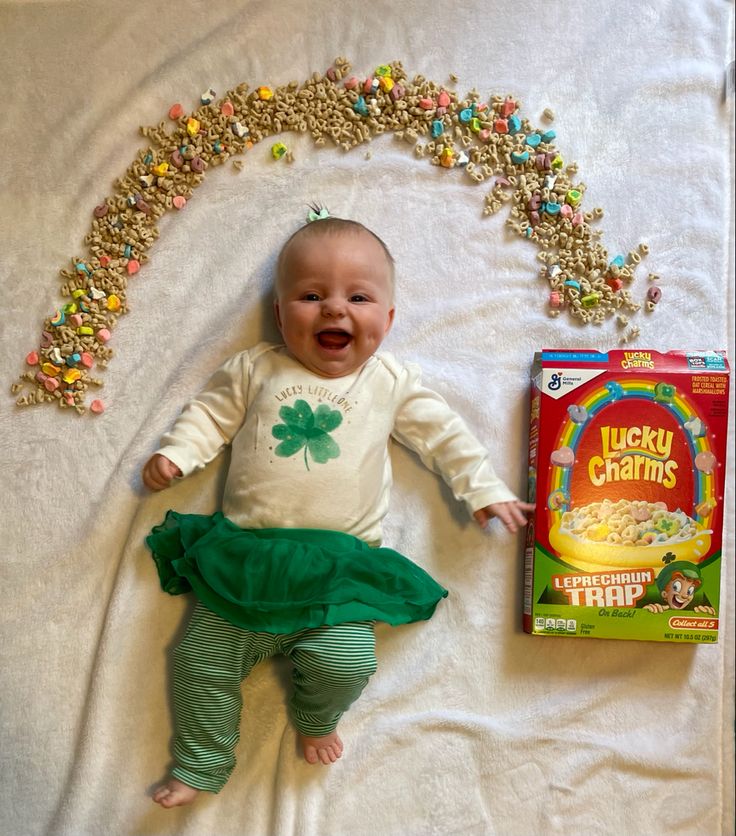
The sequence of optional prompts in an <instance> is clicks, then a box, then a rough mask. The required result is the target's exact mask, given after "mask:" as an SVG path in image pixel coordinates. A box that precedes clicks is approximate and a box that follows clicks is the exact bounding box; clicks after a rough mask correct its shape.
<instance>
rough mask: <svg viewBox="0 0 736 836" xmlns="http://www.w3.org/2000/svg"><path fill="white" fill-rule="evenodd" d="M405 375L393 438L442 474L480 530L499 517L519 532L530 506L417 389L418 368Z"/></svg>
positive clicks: (451, 415)
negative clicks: (520, 498) (492, 519)
mask: <svg viewBox="0 0 736 836" xmlns="http://www.w3.org/2000/svg"><path fill="white" fill-rule="evenodd" d="M406 373H407V374H406V377H405V379H404V381H403V383H404V387H403V402H402V404H401V406H400V407H399V410H398V412H397V415H396V422H395V426H394V433H393V435H394V437H395V438H396V439H397V440H398V441H400V442H401V443H402V444H405V445H406V446H408V447H410V448H412V449H413V450H415V451H416V452H417V453H418V454H419V456H420V458H421V459H422V461H423V462H424V464H425V465H426V466H427V467H429V468H430V469H431V470H434V471H435V472H436V473H439V474H441V475H442V477H443V478H444V479H445V481H446V482H447V484H448V485H449V486H450V488H451V489H452V492H453V493H454V494H455V497H456V498H457V499H459V500H461V501H464V502H465V504H466V506H467V507H468V510H469V511H470V512H471V514H472V515H473V517H474V518H475V520H476V521H477V522H478V524H479V525H480V526H481V527H483V528H485V526H486V524H487V523H488V521H489V520H490V519H491V518H492V517H498V518H499V519H500V520H501V521H502V523H503V524H504V525H505V526H506V528H507V529H508V530H509V531H511V532H516V531H518V529H519V527H521V526H524V525H526V523H527V518H526V515H527V513H529V512H530V511H532V510H534V506H533V505H531V504H529V503H528V502H522V501H521V500H519V499H518V498H517V497H516V496H515V495H514V493H513V492H512V491H511V490H509V488H508V487H507V486H506V485H505V484H504V483H503V481H502V480H501V479H499V478H498V476H497V475H496V473H495V471H494V469H493V466H492V464H491V462H490V458H489V455H488V451H487V450H486V449H485V448H484V447H483V446H482V445H481V444H480V442H479V441H478V440H477V439H476V438H475V436H474V435H473V434H472V433H471V432H470V430H469V429H468V427H467V425H466V424H465V422H464V421H463V420H462V419H461V418H460V416H459V415H458V414H457V413H456V412H455V411H454V410H452V409H451V408H450V407H449V406H448V404H447V403H446V401H445V400H444V398H442V397H441V396H440V395H438V394H437V393H436V392H433V391H432V390H431V389H427V388H426V387H424V386H422V384H421V381H420V373H419V370H418V369H417V368H416V367H414V366H413V365H408V366H407V367H406Z"/></svg>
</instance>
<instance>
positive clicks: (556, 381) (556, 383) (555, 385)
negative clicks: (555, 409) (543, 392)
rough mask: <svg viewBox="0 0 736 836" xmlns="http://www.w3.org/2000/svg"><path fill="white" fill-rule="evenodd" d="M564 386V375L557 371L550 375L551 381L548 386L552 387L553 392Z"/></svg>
mask: <svg viewBox="0 0 736 836" xmlns="http://www.w3.org/2000/svg"><path fill="white" fill-rule="evenodd" d="M560 386H562V375H561V374H557V373H556V372H555V373H554V374H553V375H552V376H551V377H550V379H549V383H548V384H547V388H548V389H551V390H552V391H553V392H554V391H556V390H557V389H559V388H560Z"/></svg>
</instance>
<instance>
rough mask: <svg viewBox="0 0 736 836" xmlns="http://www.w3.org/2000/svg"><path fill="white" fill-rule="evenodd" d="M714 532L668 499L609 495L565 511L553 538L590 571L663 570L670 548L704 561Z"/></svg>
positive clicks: (557, 547) (567, 555)
mask: <svg viewBox="0 0 736 836" xmlns="http://www.w3.org/2000/svg"><path fill="white" fill-rule="evenodd" d="M711 533H712V532H711V531H710V530H709V529H706V528H703V526H701V525H700V524H699V523H698V522H697V521H696V520H694V519H693V518H692V517H689V516H688V515H687V514H686V513H685V512H684V511H682V510H680V509H679V508H678V509H676V510H674V511H670V510H669V509H668V508H667V505H666V503H664V502H647V501H646V500H627V499H620V500H618V501H617V502H612V501H611V500H609V499H604V500H603V501H602V502H591V503H590V504H588V505H581V506H580V507H579V508H572V509H570V510H569V511H565V512H564V513H562V514H561V515H560V516H559V519H558V520H557V522H555V524H554V525H553V526H552V528H551V529H550V532H549V542H550V545H551V546H552V547H553V548H554V549H555V551H556V552H557V553H558V554H559V556H560V557H561V558H562V560H564V561H565V562H566V563H569V564H570V565H571V566H574V567H575V568H576V569H580V570H582V571H584V572H598V571H601V570H606V569H611V568H617V569H630V568H643V567H651V568H652V569H655V570H660V569H661V568H662V557H663V555H664V554H665V553H670V554H671V555H673V557H674V559H676V560H689V561H691V562H693V563H699V562H700V561H701V560H702V559H703V558H704V557H705V556H706V555H707V554H708V549H709V547H710V535H711Z"/></svg>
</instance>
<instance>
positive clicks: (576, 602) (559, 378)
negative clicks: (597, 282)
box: [524, 349, 729, 642]
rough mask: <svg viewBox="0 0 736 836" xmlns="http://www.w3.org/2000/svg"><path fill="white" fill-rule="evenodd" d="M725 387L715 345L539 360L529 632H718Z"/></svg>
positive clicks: (709, 637)
mask: <svg viewBox="0 0 736 836" xmlns="http://www.w3.org/2000/svg"><path fill="white" fill-rule="evenodd" d="M728 382H729V381H728V364H727V361H726V357H725V354H724V353H723V352H716V351H705V352H684V351H670V352H667V353H664V354H663V353H658V352H656V351H645V350H639V349H637V350H635V351H634V350H632V351H628V350H617V351H609V352H607V353H601V352H597V351H571V350H545V351H543V352H542V353H541V354H537V355H536V356H535V360H534V364H533V368H532V391H531V423H530V434H529V498H530V501H531V502H536V511H535V515H534V518H533V522H532V523H531V524H530V525H529V528H528V533H527V547H526V555H525V557H526V565H525V579H524V629H525V630H526V631H527V632H529V633H533V634H542V635H557V636H590V637H595V638H610V639H614V638H616V639H644V640H651V641H680V642H683V641H684V642H715V641H717V640H718V611H719V600H720V566H721V527H722V524H723V489H724V484H723V483H724V473H725V456H726V428H727V421H728Z"/></svg>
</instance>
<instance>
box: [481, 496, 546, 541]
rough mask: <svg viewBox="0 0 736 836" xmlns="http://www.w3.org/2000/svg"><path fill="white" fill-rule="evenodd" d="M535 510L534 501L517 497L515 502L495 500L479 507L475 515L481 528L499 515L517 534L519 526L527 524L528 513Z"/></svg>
mask: <svg viewBox="0 0 736 836" xmlns="http://www.w3.org/2000/svg"><path fill="white" fill-rule="evenodd" d="M533 510H534V505H533V504H532V503H530V502H521V500H519V499H515V500H514V501H513V502H493V503H491V504H490V505H486V507H485V508H480V509H478V510H477V511H476V512H475V513H474V514H473V516H474V517H475V519H476V521H477V523H478V525H479V526H480V527H481V528H485V527H486V526H487V525H488V523H489V522H490V520H491V519H492V518H493V517H498V518H499V520H501V522H502V523H503V524H504V525H505V526H506V528H508V530H509V531H510V532H511V533H512V534H515V533H516V532H517V531H518V530H519V527H523V526H525V525H526V524H527V522H528V520H527V518H526V515H527V514H529V513H531V512H532V511H533Z"/></svg>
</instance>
